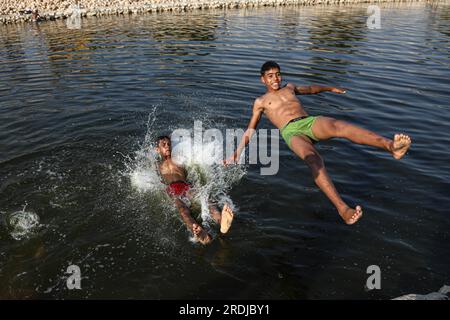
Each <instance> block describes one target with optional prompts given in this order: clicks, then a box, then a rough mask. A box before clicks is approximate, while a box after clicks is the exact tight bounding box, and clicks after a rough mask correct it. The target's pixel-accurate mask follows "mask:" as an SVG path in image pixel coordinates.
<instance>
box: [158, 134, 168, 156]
mask: <svg viewBox="0 0 450 320" xmlns="http://www.w3.org/2000/svg"><path fill="white" fill-rule="evenodd" d="M155 142H156V147H155V149H156V152H158V153H159V154H160V155H161V156H162V157H163V158H166V157H170V156H171V153H172V144H171V142H170V138H169V137H168V136H159V137H158V138H156V140H155Z"/></svg>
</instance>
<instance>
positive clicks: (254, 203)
mask: <svg viewBox="0 0 450 320" xmlns="http://www.w3.org/2000/svg"><path fill="white" fill-rule="evenodd" d="M366 9H367V7H366V6H365V5H359V6H319V7H280V8H258V9H249V10H243V9H242V10H227V11H222V10H218V11H195V12H188V13H161V14H151V15H141V16H125V17H104V18H92V19H85V20H83V26H82V29H80V30H68V29H67V28H66V26H65V24H64V22H63V21H55V22H48V23H43V24H39V25H35V24H23V25H14V26H11V25H10V26H0V68H1V69H0V70H1V73H0V97H1V98H0V119H1V122H0V221H1V224H0V284H1V286H0V297H1V298H147V299H179V298H180V299H181V298H188V299H194V298H195V299H197V298H200V299H206V298H208V299H211V298H219V299H223V298H234V299H245V298H255V299H344V298H358V299H387V298H393V297H396V296H400V295H402V294H407V293H423V294H424V293H429V292H431V291H436V290H438V289H439V288H440V287H441V286H442V285H444V284H449V282H450V281H449V263H450V261H449V255H448V253H449V247H450V245H449V232H448V230H449V225H450V218H449V211H448V208H449V207H450V200H449V197H448V194H449V190H450V186H449V180H450V170H449V169H450V165H449V158H450V152H449V151H448V148H447V146H448V145H449V142H450V133H449V130H448V119H449V117H450V107H449V105H450V104H449V102H450V95H449V90H448V87H449V84H450V79H449V74H450V72H449V71H450V70H449V69H450V68H449V67H450V54H449V37H450V32H449V30H450V6H449V4H448V3H445V2H441V3H434V4H386V5H383V6H382V7H381V15H382V29H380V30H369V29H368V28H367V27H366V18H367V14H366ZM268 59H276V60H277V61H278V62H279V63H280V64H281V66H282V71H283V74H284V80H285V81H289V82H294V83H296V84H299V85H300V84H310V83H315V84H322V85H335V86H341V87H345V88H348V93H347V94H346V95H336V94H332V93H324V94H321V95H316V96H305V97H302V102H303V103H304V105H305V107H306V109H307V110H308V111H309V112H310V113H311V114H322V115H326V116H331V117H336V118H339V119H343V120H348V121H352V122H354V123H356V124H359V125H361V126H364V127H367V128H370V129H372V130H375V131H377V132H380V133H382V134H383V135H385V136H392V135H393V134H394V133H396V132H399V131H404V132H406V133H408V134H410V135H411V137H412V139H413V146H412V148H411V150H410V152H409V153H408V154H407V156H406V157H405V158H404V160H402V161H394V160H392V159H391V157H390V156H389V155H387V154H385V153H383V152H381V151H378V150H374V149H371V148H369V147H364V146H357V145H353V144H351V143H349V142H347V141H342V140H333V141H329V142H324V143H321V144H319V145H318V148H319V151H320V152H321V154H322V155H323V157H324V159H325V161H326V165H327V168H328V171H329V173H330V175H331V176H332V178H333V180H334V181H335V183H336V185H337V188H338V190H339V191H340V192H341V193H342V194H343V195H344V199H345V200H346V201H348V202H349V203H351V204H361V205H362V206H363V207H364V210H365V215H364V217H363V219H362V220H361V221H360V222H358V224H357V225H355V226H352V227H348V226H346V225H344V224H343V223H342V222H341V221H340V218H339V217H338V215H337V213H336V212H335V211H334V209H333V207H332V205H331V204H330V203H329V202H328V200H327V199H326V198H325V196H324V195H323V194H322V193H321V192H320V191H319V190H318V189H317V188H316V187H315V186H314V183H313V180H312V178H311V176H310V173H309V170H308V169H307V167H306V166H305V165H304V164H303V163H302V162H301V161H300V160H298V159H297V158H296V157H295V156H294V155H293V154H292V153H291V152H290V151H289V150H288V148H287V147H286V145H285V144H284V142H280V146H281V150H280V157H281V158H280V170H279V173H278V174H277V175H276V176H261V175H260V174H259V172H260V170H259V169H260V168H259V166H257V165H253V166H249V167H247V168H242V169H239V170H238V171H236V172H234V173H233V172H226V171H221V170H219V171H214V170H216V169H208V166H205V165H201V170H200V172H203V173H202V174H205V172H206V173H208V172H212V174H211V175H209V176H208V175H207V177H209V178H207V179H206V182H205V183H204V184H203V186H206V187H207V188H206V189H208V190H210V191H211V190H212V189H214V188H212V187H211V188H209V187H208V186H213V185H217V184H214V183H215V181H216V180H215V178H216V177H219V178H220V179H222V180H220V179H219V180H217V181H218V182H219V183H218V184H219V188H216V190H218V193H216V195H217V196H219V198H220V199H222V200H223V201H225V200H224V199H229V200H230V201H232V203H233V205H234V207H235V209H236V219H235V221H234V224H233V226H232V229H231V231H230V233H229V234H228V236H226V237H223V238H218V239H216V240H215V241H214V243H213V244H212V245H210V246H208V247H202V246H199V245H197V244H195V243H192V242H191V241H189V233H188V232H187V231H186V230H185V228H184V226H183V225H182V223H181V221H180V220H179V219H178V217H177V214H176V211H175V210H174V208H173V206H172V205H171V203H170V201H168V200H167V199H166V198H164V193H163V192H162V191H161V188H162V186H158V184H157V183H156V181H157V180H155V176H154V174H153V173H152V171H151V168H152V164H151V161H150V162H146V161H145V154H146V152H149V151H148V149H146V147H148V146H149V142H150V141H151V139H152V138H154V137H155V136H156V135H159V134H165V133H170V132H171V131H172V130H174V129H177V128H187V129H192V127H193V122H194V120H200V121H202V122H203V124H204V125H205V127H208V128H213V127H216V128H219V129H220V130H224V129H225V128H244V127H245V126H246V125H247V123H248V120H249V117H250V115H251V106H252V103H253V100H254V99H255V97H257V96H258V95H260V94H262V93H263V92H264V87H263V86H262V84H261V83H260V82H259V77H258V70H259V67H260V65H261V64H262V63H263V62H264V61H265V60H268ZM260 128H272V127H271V125H270V124H269V123H268V121H267V120H266V119H263V120H262V122H261V123H260ZM208 170H213V171H208ZM191 172H195V170H194V169H193V171H191ZM220 185H222V186H223V188H222V189H221V188H220ZM158 190H159V191H158ZM25 206H26V207H25ZM24 207H25V208H24ZM21 212H22V213H21ZM17 213H21V215H20V219H19V222H20V223H21V224H22V225H24V226H25V228H22V232H23V236H20V237H15V236H14V232H13V230H12V228H11V221H10V220H8V219H10V217H11V215H14V214H17ZM16 222H17V221H16ZM72 264H76V265H78V266H79V267H80V270H81V274H82V280H81V287H82V289H81V290H72V291H71V290H68V289H67V286H66V279H67V277H68V274H66V270H67V267H68V266H70V265H72ZM370 265H378V266H379V267H380V269H381V272H382V274H381V275H382V281H381V290H372V291H367V290H366V289H365V285H366V279H367V277H368V276H369V275H368V274H367V273H366V269H367V267H368V266H370Z"/></svg>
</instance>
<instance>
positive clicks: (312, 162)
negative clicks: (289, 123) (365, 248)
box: [291, 136, 362, 224]
mask: <svg viewBox="0 0 450 320" xmlns="http://www.w3.org/2000/svg"><path fill="white" fill-rule="evenodd" d="M291 149H292V150H293V151H294V152H295V154H297V156H299V157H300V158H301V159H302V160H304V161H305V162H306V164H307V165H308V167H309V168H310V169H311V172H312V175H313V178H314V182H315V183H316V184H317V186H318V187H319V188H320V190H322V192H323V193H325V195H326V196H327V197H328V199H330V201H331V202H332V203H333V204H334V206H335V207H336V209H337V210H338V212H339V215H340V216H341V217H342V219H344V221H345V222H346V223H347V224H353V223H355V222H356V221H358V219H359V218H361V216H362V209H361V207H360V206H357V207H356V209H352V208H350V207H349V206H348V205H347V204H346V203H345V202H344V200H342V198H341V196H340V195H339V193H338V192H337V190H336V188H335V186H334V184H333V181H331V179H330V177H329V176H328V173H327V170H326V169H325V165H324V163H323V160H322V157H321V156H320V154H319V153H318V152H317V150H316V148H314V146H313V145H312V143H311V142H309V141H308V140H307V139H306V138H304V137H302V136H293V137H292V139H291Z"/></svg>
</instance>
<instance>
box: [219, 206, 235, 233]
mask: <svg viewBox="0 0 450 320" xmlns="http://www.w3.org/2000/svg"><path fill="white" fill-rule="evenodd" d="M233 217H234V213H233V210H231V208H230V206H229V205H228V204H225V205H224V206H223V209H222V217H221V219H220V232H222V233H227V232H228V229H230V227H231V222H232V221H233Z"/></svg>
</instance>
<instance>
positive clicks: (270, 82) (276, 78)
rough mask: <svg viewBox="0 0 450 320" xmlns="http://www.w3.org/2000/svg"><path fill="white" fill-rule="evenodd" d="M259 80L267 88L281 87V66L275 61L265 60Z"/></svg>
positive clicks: (275, 88) (276, 88)
mask: <svg viewBox="0 0 450 320" xmlns="http://www.w3.org/2000/svg"><path fill="white" fill-rule="evenodd" d="M261 82H262V83H264V84H265V85H266V87H267V90H269V91H272V90H278V89H280V88H281V68H280V66H279V65H278V63H276V62H275V61H267V62H265V63H264V64H263V65H262V67H261Z"/></svg>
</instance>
